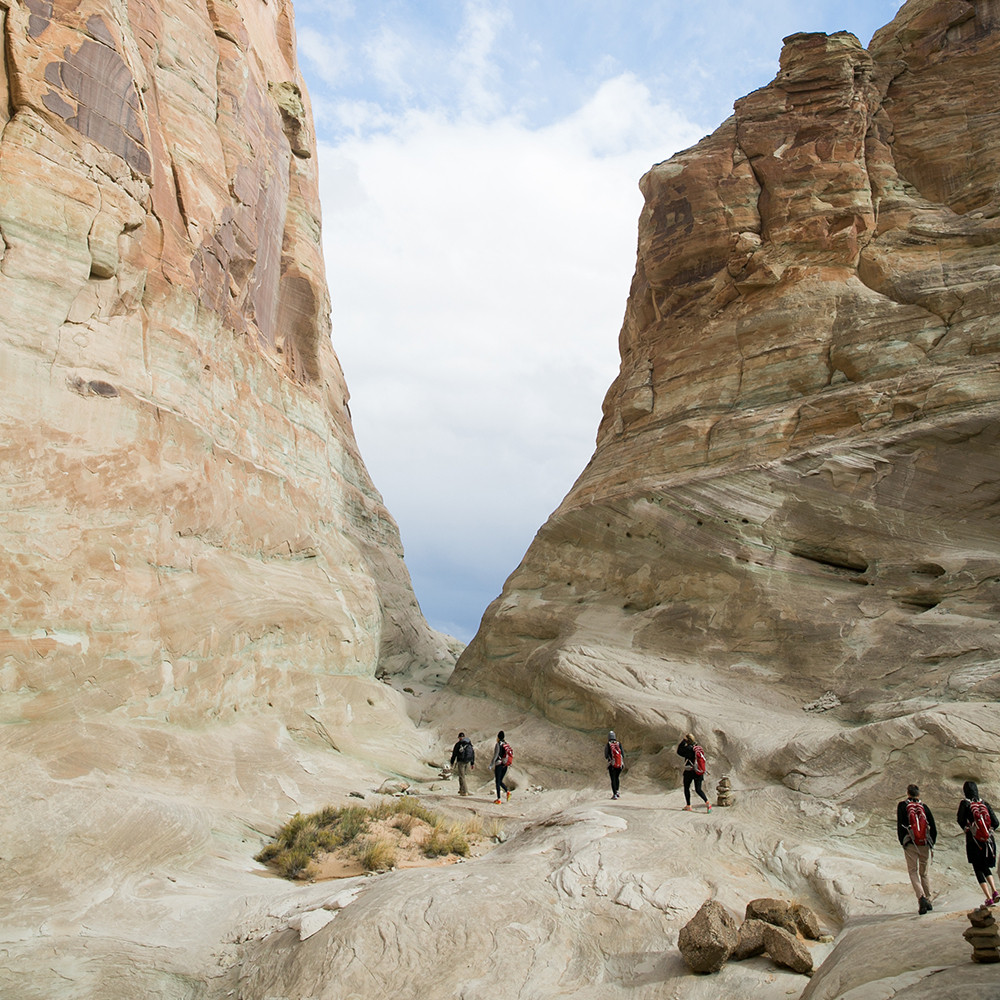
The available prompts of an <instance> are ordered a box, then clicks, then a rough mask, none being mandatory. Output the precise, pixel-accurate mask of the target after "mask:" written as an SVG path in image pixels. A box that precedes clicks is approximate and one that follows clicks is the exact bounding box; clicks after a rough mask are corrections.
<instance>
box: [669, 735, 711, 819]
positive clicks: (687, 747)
mask: <svg viewBox="0 0 1000 1000" xmlns="http://www.w3.org/2000/svg"><path fill="white" fill-rule="evenodd" d="M677 756H678V757H683V758H684V801H685V803H686V805H685V806H684V811H685V812H690V811H691V783H692V782H694V790H695V792H696V793H697V794H698V795H699V796H700V797H701V800H702V801H703V802H704V803H705V811H706V812H711V811H712V806H711V803H710V802H709V801H708V796H707V795H706V794H705V790H704V788H702V782H704V780H705V775H706V774H708V762H707V761H706V760H705V751H704V750H702V748H701V747H700V746H698V744H697V743H695V741H694V736H693V735H692V734H691V733H685V734H684V739H682V740H681V741H680V743H678V744H677Z"/></svg>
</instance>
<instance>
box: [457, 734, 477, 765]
mask: <svg viewBox="0 0 1000 1000" xmlns="http://www.w3.org/2000/svg"><path fill="white" fill-rule="evenodd" d="M475 756H476V751H475V750H474V749H473V746H472V744H471V743H470V742H469V741H468V740H462V742H461V743H459V744H458V754H457V757H456V759H457V760H458V762H459V763H460V764H471V763H472V761H473V759H474V758H475Z"/></svg>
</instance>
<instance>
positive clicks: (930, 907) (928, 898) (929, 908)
mask: <svg viewBox="0 0 1000 1000" xmlns="http://www.w3.org/2000/svg"><path fill="white" fill-rule="evenodd" d="M924 899H926V900H927V912H928V913H930V911H931V910H933V909H934V907H933V906H932V905H931V901H930V897H929V896H924Z"/></svg>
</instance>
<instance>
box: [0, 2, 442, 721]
mask: <svg viewBox="0 0 1000 1000" xmlns="http://www.w3.org/2000/svg"><path fill="white" fill-rule="evenodd" d="M0 27H2V31H3V37H4V51H5V54H6V55H5V60H4V62H3V65H4V68H5V71H6V72H5V73H4V74H2V79H0V86H2V87H3V89H4V94H5V99H4V100H2V101H0V124H4V129H3V134H2V139H0V234H2V237H3V241H2V243H0V252H2V258H0V363H2V370H3V375H4V385H5V388H6V391H5V393H4V395H3V398H2V399H0V442H2V444H0V468H2V478H3V496H2V501H0V502H2V508H3V511H4V516H3V519H2V522H0V553H2V554H0V576H2V578H3V580H4V589H5V601H4V614H3V618H2V621H0V650H2V657H0V662H2V665H3V668H2V674H0V690H2V691H3V692H5V693H6V695H7V699H6V705H7V707H6V709H5V717H6V718H37V717H51V716H53V715H56V716H58V715H61V714H65V713H67V712H70V713H81V714H86V713H87V712H88V711H90V710H92V709H113V708H121V707H124V708H125V709H126V710H127V711H128V712H133V713H136V714H141V715H142V716H144V717H157V718H164V717H169V718H172V719H179V718H183V717H187V716H199V715H202V714H204V713H206V712H208V713H222V712H224V711H228V712H232V711H234V710H235V709H246V708H251V709H253V708H256V707H266V706H267V705H272V706H283V707H286V708H290V709H291V711H292V713H293V717H295V718H298V717H299V716H300V715H301V712H302V710H303V708H305V707H315V708H321V707H322V702H323V694H322V682H321V678H322V677H323V675H326V674H359V675H368V676H371V675H373V674H374V673H375V672H376V671H378V670H383V671H384V670H394V669H398V668H400V667H401V666H404V665H407V664H409V663H410V662H411V661H415V662H417V663H421V662H423V663H431V662H433V659H434V657H435V655H437V654H438V653H439V652H440V649H441V648H443V646H442V645H441V643H440V642H439V641H438V640H437V639H435V638H434V637H433V636H432V634H431V633H430V632H429V630H428V629H427V627H426V625H425V623H424V621H423V618H422V616H421V615H420V613H419V610H418V608H417V606H416V601H415V599H414V597H413V593H412V590H411V587H410V582H409V578H408V575H407V573H406V570H405V567H404V566H403V563H402V552H401V546H400V542H399V537H398V532H397V529H396V526H395V524H394V522H393V521H392V519H391V517H390V516H389V514H388V513H387V511H386V510H385V508H384V506H383V504H382V500H381V498H380V497H379V495H378V493H377V491H376V490H375V488H374V487H373V486H372V483H371V481H370V479H369V477H368V474H367V472H366V470H365V468H364V465H363V463H362V461H361V458H360V456H359V454H358V450H357V446H356V444H355V441H354V435H353V431H352V428H351V420H350V413H349V411H348V407H347V399H348V393H347V389H346V387H345V385H344V379H343V375H342V373H341V370H340V366H339V363H338V361H337V358H336V356H335V355H334V352H333V349H332V346H331V344H330V319H329V311H330V302H329V295H328V292H327V288H326V282H325V277H324V269H323V260H322V253H321V246H320V219H319V204H318V197H317V183H316V168H315V159H314V158H313V157H312V155H311V154H312V148H313V144H314V139H313V131H312V122H311V116H310V112H309V105H308V98H307V97H306V96H305V93H304V90H303V87H302V82H301V78H300V76H299V73H298V69H297V67H296V64H295V55H294V50H293V47H292V43H291V37H292V35H291V9H290V4H289V3H288V2H287V0H278V2H277V3H267V4H263V3H260V2H257V0H213V2H211V3H209V4H208V5H207V6H205V5H200V6H199V5H190V4H184V3H178V2H174V0H163V2H156V3H153V2H151V0H133V2H130V3H129V4H128V5H127V10H126V8H124V7H120V6H113V5H109V4H107V3H106V2H104V0H83V2H82V3H80V2H76V0H73V2H70V0H28V2H27V3H18V2H12V3H11V4H10V5H9V6H8V5H7V4H6V3H3V4H0ZM8 119H9V120H8ZM439 647H440V648H439ZM317 685H319V687H317ZM314 703H315V704H314ZM310 725H312V723H310Z"/></svg>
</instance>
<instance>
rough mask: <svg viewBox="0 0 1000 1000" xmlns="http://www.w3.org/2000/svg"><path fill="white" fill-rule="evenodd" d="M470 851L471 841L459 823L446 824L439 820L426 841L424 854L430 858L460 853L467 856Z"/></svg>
mask: <svg viewBox="0 0 1000 1000" xmlns="http://www.w3.org/2000/svg"><path fill="white" fill-rule="evenodd" d="M468 853H469V841H468V840H467V839H466V836H465V833H464V832H463V831H462V828H461V827H460V826H459V825H458V824H454V823H453V824H452V825H451V826H445V825H444V824H443V823H441V822H439V823H438V824H437V825H436V826H435V827H434V829H433V830H432V831H431V835H430V836H429V837H428V838H427V840H426V842H425V843H424V854H426V855H427V857H429V858H438V857H444V856H445V855H447V854H460V855H461V856H462V857H465V856H466V855H467V854H468Z"/></svg>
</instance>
